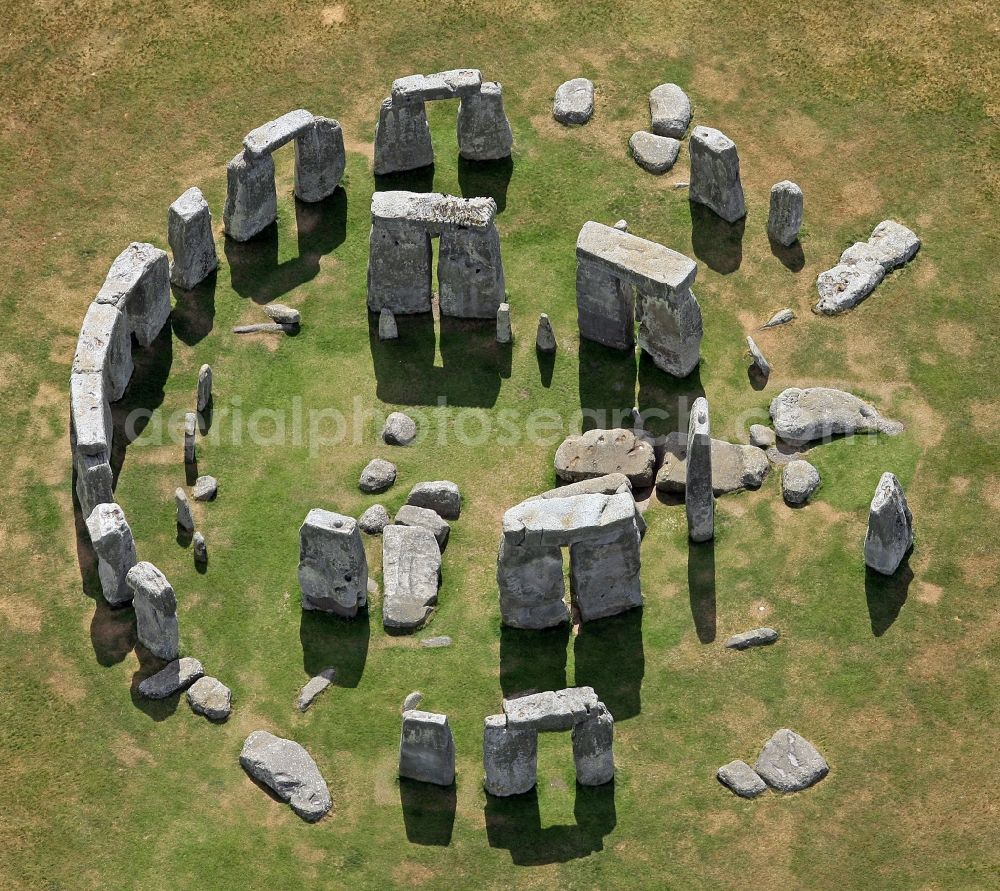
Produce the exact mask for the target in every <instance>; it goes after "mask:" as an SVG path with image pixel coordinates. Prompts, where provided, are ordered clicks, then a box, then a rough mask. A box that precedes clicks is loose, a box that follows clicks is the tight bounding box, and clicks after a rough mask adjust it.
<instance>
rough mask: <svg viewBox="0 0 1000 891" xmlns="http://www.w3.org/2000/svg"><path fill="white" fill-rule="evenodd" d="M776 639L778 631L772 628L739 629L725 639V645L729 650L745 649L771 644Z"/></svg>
mask: <svg viewBox="0 0 1000 891" xmlns="http://www.w3.org/2000/svg"><path fill="white" fill-rule="evenodd" d="M777 639H778V632H777V631H775V630H774V629H773V628H754V629H752V630H750V631H741V632H740V633H739V634H734V635H733V636H732V637H731V638H729V640H727V641H726V646H727V647H729V649H731V650H746V649H749V648H750V647H762V646H767V645H768V644H773V643H774V642H775V641H776V640H777Z"/></svg>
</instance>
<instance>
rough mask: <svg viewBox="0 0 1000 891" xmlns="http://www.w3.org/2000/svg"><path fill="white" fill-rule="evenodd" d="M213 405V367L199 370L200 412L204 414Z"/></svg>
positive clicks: (203, 366)
mask: <svg viewBox="0 0 1000 891" xmlns="http://www.w3.org/2000/svg"><path fill="white" fill-rule="evenodd" d="M211 403H212V366H211V365H202V366H201V368H200V369H198V401H197V405H198V411H200V412H203V411H205V409H206V408H208V406H209V405H211Z"/></svg>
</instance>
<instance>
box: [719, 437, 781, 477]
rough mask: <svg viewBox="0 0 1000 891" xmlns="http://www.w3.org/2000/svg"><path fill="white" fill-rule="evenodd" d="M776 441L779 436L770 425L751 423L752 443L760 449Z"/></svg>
mask: <svg viewBox="0 0 1000 891" xmlns="http://www.w3.org/2000/svg"><path fill="white" fill-rule="evenodd" d="M776 443H777V437H776V436H775V435H774V431H773V430H772V429H771V428H770V427H765V426H764V425H763V424H751V425H750V445H752V446H756V447H757V448H758V449H769V448H772V447H773V446H774V445H775V444H776ZM713 485H714V480H713Z"/></svg>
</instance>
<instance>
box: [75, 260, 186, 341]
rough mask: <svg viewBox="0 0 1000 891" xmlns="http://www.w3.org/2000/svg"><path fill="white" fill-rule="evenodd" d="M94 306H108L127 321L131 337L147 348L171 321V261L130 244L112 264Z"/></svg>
mask: <svg viewBox="0 0 1000 891" xmlns="http://www.w3.org/2000/svg"><path fill="white" fill-rule="evenodd" d="M94 300H95V301H96V302H97V303H109V304H111V305H112V306H114V307H115V308H116V309H118V310H119V312H123V313H125V315H126V316H127V317H128V322H129V330H130V333H132V334H134V335H135V339H136V340H137V341H139V345H140V346H144V347H147V346H149V345H150V344H151V343H152V342H153V341H154V340H156V337H157V335H158V334H159V333H160V331H161V330H162V328H163V326H164V325H165V324H166V322H167V319H168V318H169V317H170V261H169V260H168V259H167V252H166V251H162V250H160V249H159V248H157V247H154V246H153V245H151V244H147V243H144V242H138V241H133V242H132V243H131V244H130V245H129V246H128V247H127V248H125V250H124V251H122V252H121V253H120V254H119V255H118V256H117V257H116V258H115V261H114V263H112V264H111V269H110V270H108V275H107V278H105V279H104V284H103V285H101V290H100V291H98V292H97V297H95V298H94Z"/></svg>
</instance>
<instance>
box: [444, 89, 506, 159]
mask: <svg viewBox="0 0 1000 891" xmlns="http://www.w3.org/2000/svg"><path fill="white" fill-rule="evenodd" d="M513 144H514V134H513V132H512V131H511V128H510V121H509V120H508V119H507V114H506V112H505V111H504V107H503V90H502V88H501V86H500V84H498V83H494V82H485V83H483V84H482V86H481V87H480V89H479V92H476V93H470V94H468V95H466V96H463V97H462V101H461V104H460V105H459V106H458V153H459V154H460V155H461V156H462V157H463V158H465V159H466V160H468V161H498V160H500V159H502V158H509V157H510V151H511V148H512V146H513Z"/></svg>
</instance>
